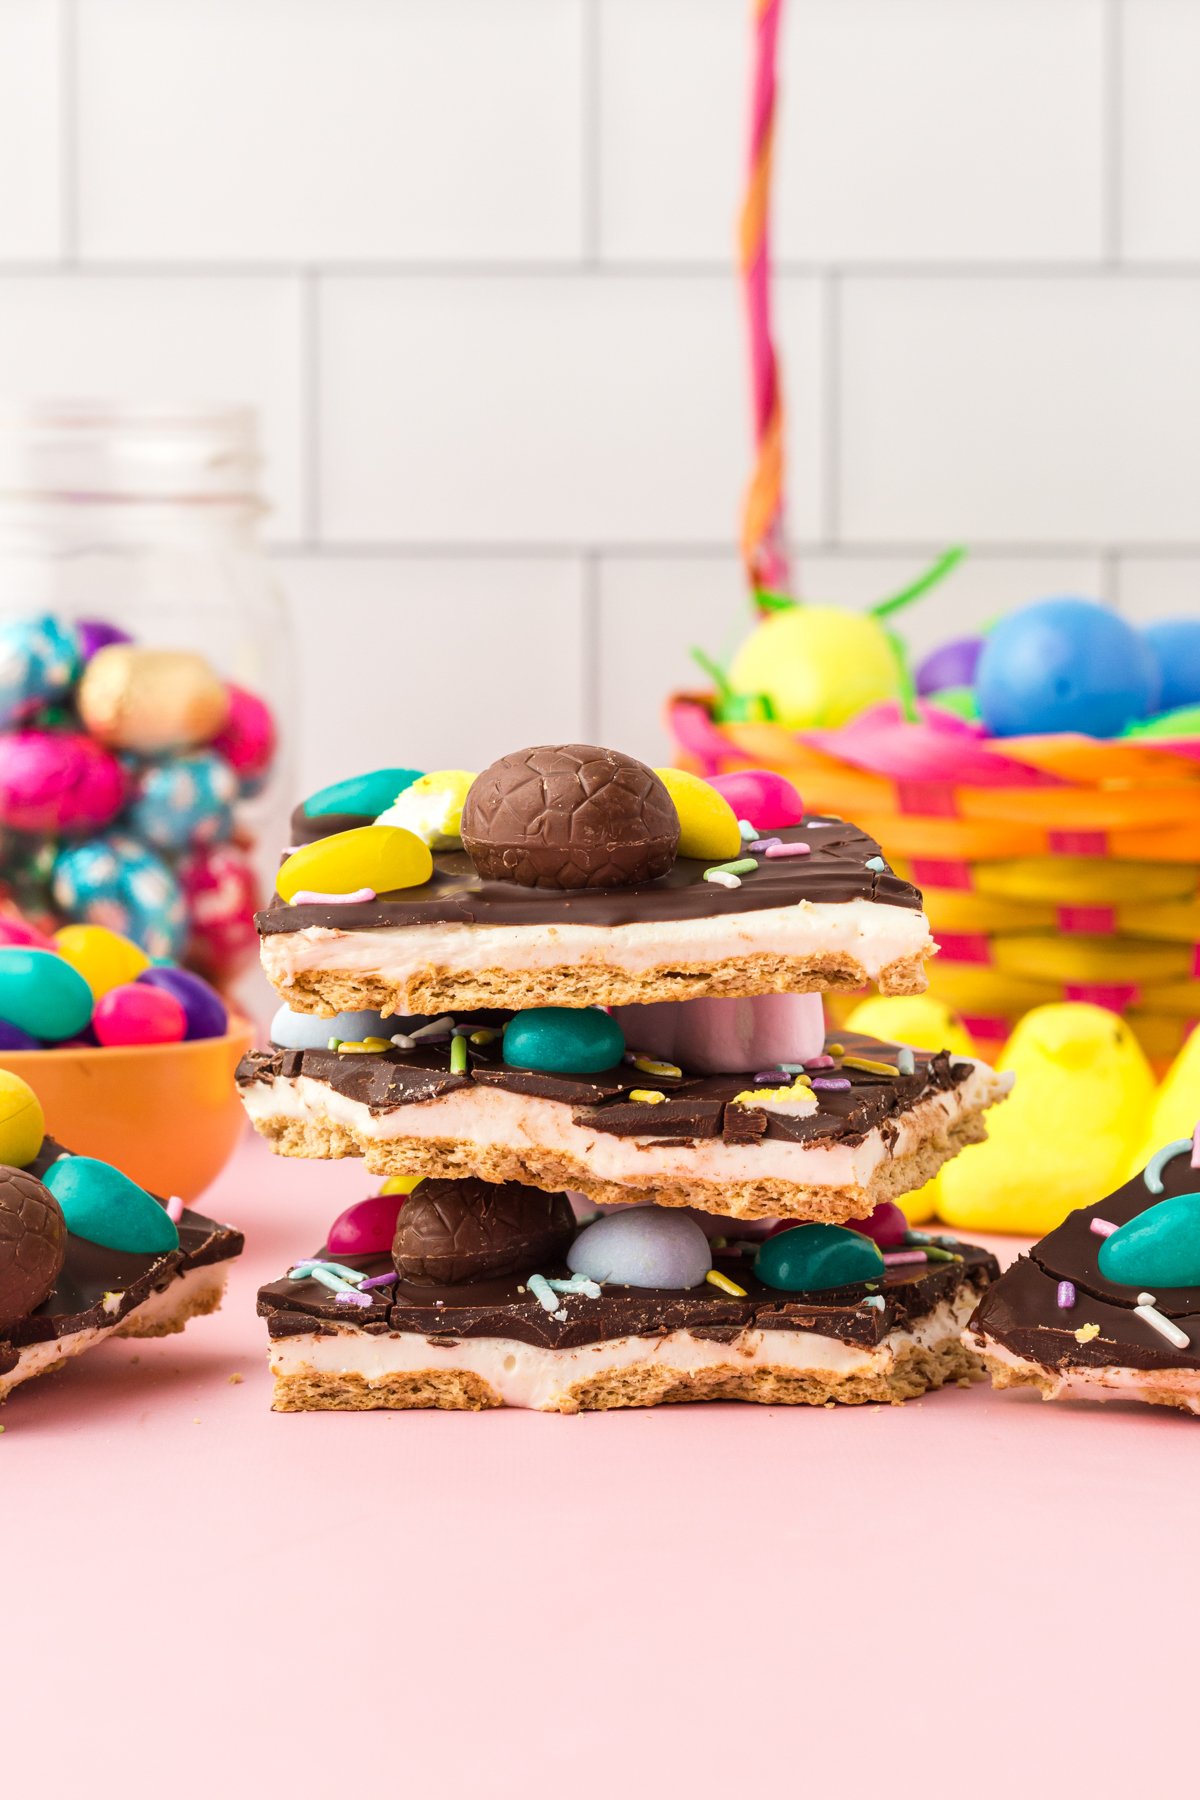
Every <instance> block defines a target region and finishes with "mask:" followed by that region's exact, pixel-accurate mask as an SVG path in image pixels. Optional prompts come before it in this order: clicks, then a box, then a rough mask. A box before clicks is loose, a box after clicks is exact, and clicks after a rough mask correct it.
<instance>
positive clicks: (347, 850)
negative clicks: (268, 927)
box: [275, 825, 433, 900]
mask: <svg viewBox="0 0 1200 1800" xmlns="http://www.w3.org/2000/svg"><path fill="white" fill-rule="evenodd" d="M432 874H433V858H432V856H430V854H429V848H428V846H427V845H426V844H423V843H422V842H421V840H420V838H419V837H415V836H414V835H413V833H412V832H411V831H402V830H401V829H400V828H399V826H396V825H361V826H359V827H358V829H357V830H355V831H335V832H334V834H333V836H332V837H327V838H318V839H317V841H316V843H314V844H302V845H301V846H300V848H299V849H298V850H293V851H292V854H291V855H290V856H289V857H288V858H287V860H286V861H285V862H284V864H283V865H282V867H281V868H280V871H279V873H278V875H277V876H276V877H275V886H276V889H277V890H278V893H279V897H280V899H281V900H294V899H295V898H296V896H297V894H336V895H339V896H340V895H344V894H356V893H358V892H360V890H362V889H363V888H369V889H370V890H371V891H372V892H373V893H376V894H390V893H391V892H392V891H393V889H395V888H410V887H419V886H420V884H421V883H422V882H424V881H428V880H429V877H430V876H431V875H432Z"/></svg>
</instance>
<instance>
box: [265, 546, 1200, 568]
mask: <svg viewBox="0 0 1200 1800" xmlns="http://www.w3.org/2000/svg"><path fill="white" fill-rule="evenodd" d="M792 548H793V549H794V551H795V552H796V554H797V555H798V556H799V557H801V558H804V557H830V558H833V559H835V560H840V561H843V562H896V561H903V560H905V559H906V558H911V559H913V560H916V561H920V560H921V559H924V560H925V561H929V560H930V559H931V558H933V557H934V556H936V555H938V554H939V552H940V551H942V550H944V549H945V548H946V541H945V539H944V538H937V539H934V538H914V539H913V540H912V541H911V542H905V543H900V542H897V541H896V540H894V539H889V540H876V541H872V542H866V541H864V540H862V539H853V538H843V539H841V540H840V541H839V542H837V543H831V542H830V541H829V540H828V539H824V538H822V539H802V538H795V539H793V540H792ZM268 549H269V550H270V553H271V555H272V556H276V557H287V556H313V557H316V558H317V559H319V560H322V561H326V562H339V561H341V562H369V561H370V560H371V559H372V558H374V557H378V558H380V559H382V560H389V561H395V562H404V561H420V560H422V559H424V558H429V559H433V560H439V559H440V560H444V561H451V562H452V561H461V562H480V561H492V562H523V561H524V562H542V561H549V562H579V561H591V562H593V563H594V564H595V565H596V568H597V570H599V566H600V565H601V564H602V563H604V562H605V561H612V562H661V561H666V562H671V561H674V562H687V561H694V562H721V561H728V562H730V563H735V564H737V563H739V562H740V555H739V550H738V546H737V544H736V543H734V542H733V541H732V540H730V542H728V543H724V544H718V543H712V542H707V543H664V542H662V541H658V542H646V543H629V542H621V541H617V540H614V541H612V542H609V543H601V542H596V541H589V542H570V543H566V542H564V543H554V542H547V541H537V540H532V539H521V540H517V541H513V542H507V543H504V542H497V541H495V540H494V539H493V540H487V539H480V540H477V541H469V540H464V539H441V540H438V539H428V540H413V541H410V542H401V541H398V540H396V539H388V538H381V539H379V540H378V541H377V542H365V541H356V542H352V541H344V542H338V541H328V540H327V541H324V542H321V541H319V540H318V539H313V540H312V541H309V540H307V539H303V540H299V541H288V542H283V541H278V540H277V541H275V542H272V543H270V544H269V545H268ZM970 556H971V559H972V560H974V561H978V562H980V563H989V562H997V561H999V562H1004V561H1013V562H1034V561H1046V562H1053V561H1056V560H1058V561H1063V562H1067V561H1081V560H1084V559H1095V560H1096V561H1098V562H1103V560H1104V559H1105V557H1107V556H1113V557H1116V558H1118V559H1129V560H1137V559H1142V560H1144V561H1147V562H1154V561H1166V562H1172V561H1182V562H1189V561H1193V560H1200V541H1195V542H1193V541H1187V540H1181V541H1179V542H1178V543H1174V542H1172V543H1162V542H1156V543H1138V542H1130V543H1121V544H1111V543H1088V544H1084V543H1037V542H1030V541H1028V540H1018V539H1014V540H1013V541H1012V542H1011V543H1003V542H997V541H995V540H992V541H989V542H986V543H973V544H971V545H970Z"/></svg>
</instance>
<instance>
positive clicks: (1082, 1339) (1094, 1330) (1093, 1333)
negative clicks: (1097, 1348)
mask: <svg viewBox="0 0 1200 1800" xmlns="http://www.w3.org/2000/svg"><path fill="white" fill-rule="evenodd" d="M1072 1335H1073V1336H1074V1339H1075V1342H1076V1343H1077V1344H1090V1343H1091V1341H1092V1339H1093V1338H1098V1337H1099V1336H1100V1327H1099V1326H1098V1325H1093V1324H1092V1323H1091V1322H1090V1321H1089V1323H1088V1324H1086V1325H1081V1326H1080V1327H1079V1329H1078V1331H1076V1332H1074V1333H1073V1334H1072Z"/></svg>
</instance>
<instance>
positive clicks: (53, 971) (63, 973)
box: [0, 944, 92, 1042]
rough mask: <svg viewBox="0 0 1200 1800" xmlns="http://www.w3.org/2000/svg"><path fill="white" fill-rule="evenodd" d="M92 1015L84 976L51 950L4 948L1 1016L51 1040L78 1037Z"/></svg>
mask: <svg viewBox="0 0 1200 1800" xmlns="http://www.w3.org/2000/svg"><path fill="white" fill-rule="evenodd" d="M91 1016H92V990H91V988H90V987H89V986H88V984H87V982H86V981H85V980H84V979H83V976H82V975H80V974H79V973H78V971H77V970H75V969H73V968H72V967H71V965H70V963H68V962H64V961H63V959H62V957H61V956H56V955H54V954H53V953H52V952H51V951H49V950H26V949H24V948H22V947H21V946H20V945H18V944H10V945H8V946H7V947H6V948H5V949H2V950H0V1019H7V1021H8V1023H9V1024H10V1025H16V1026H18V1027H19V1028H20V1030H22V1031H28V1032H29V1033H30V1035H31V1036H33V1037H38V1038H43V1039H46V1040H49V1041H51V1042H55V1041H57V1040H58V1039H59V1038H69V1037H75V1036H76V1034H77V1033H78V1032H81V1031H82V1030H83V1029H84V1027H85V1026H86V1025H87V1023H88V1021H89V1020H90V1018H91Z"/></svg>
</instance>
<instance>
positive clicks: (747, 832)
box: [738, 819, 758, 843]
mask: <svg viewBox="0 0 1200 1800" xmlns="http://www.w3.org/2000/svg"><path fill="white" fill-rule="evenodd" d="M738 830H739V831H740V832H741V834H742V839H743V841H744V842H746V843H752V842H753V841H754V839H755V838H756V837H757V836H758V826H757V825H752V824H751V823H750V821H749V819H739V820H738Z"/></svg>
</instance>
